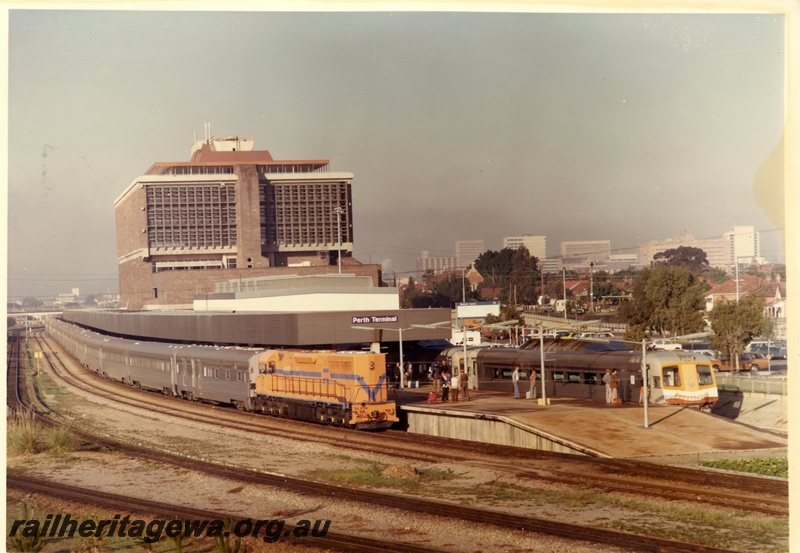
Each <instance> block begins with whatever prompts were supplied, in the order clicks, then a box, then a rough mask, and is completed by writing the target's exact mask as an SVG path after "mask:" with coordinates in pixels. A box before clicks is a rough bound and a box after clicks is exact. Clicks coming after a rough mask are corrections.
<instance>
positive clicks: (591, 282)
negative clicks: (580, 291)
mask: <svg viewBox="0 0 800 553" xmlns="http://www.w3.org/2000/svg"><path fill="white" fill-rule="evenodd" d="M589 310H590V311H591V312H592V313H594V261H591V262H590V263H589Z"/></svg>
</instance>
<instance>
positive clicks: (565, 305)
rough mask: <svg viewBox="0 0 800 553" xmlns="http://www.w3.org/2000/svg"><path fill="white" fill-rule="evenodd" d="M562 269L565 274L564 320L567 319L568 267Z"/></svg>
mask: <svg viewBox="0 0 800 553" xmlns="http://www.w3.org/2000/svg"><path fill="white" fill-rule="evenodd" d="M561 271H562V272H563V274H564V320H565V321H566V320H567V269H566V268H563V269H561Z"/></svg>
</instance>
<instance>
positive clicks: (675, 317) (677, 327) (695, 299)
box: [619, 265, 707, 339]
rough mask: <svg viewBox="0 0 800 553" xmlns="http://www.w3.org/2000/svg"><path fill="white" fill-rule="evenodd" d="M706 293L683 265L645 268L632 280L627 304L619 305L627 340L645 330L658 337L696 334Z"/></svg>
mask: <svg viewBox="0 0 800 553" xmlns="http://www.w3.org/2000/svg"><path fill="white" fill-rule="evenodd" d="M706 290H707V286H706V285H705V284H704V283H703V281H702V280H700V278H699V277H698V276H697V275H696V274H695V273H694V272H692V271H691V270H690V269H689V268H688V267H686V266H677V267H673V266H668V265H656V266H655V267H653V268H652V269H648V268H645V269H642V270H641V271H640V272H639V273H638V274H637V276H636V277H635V278H634V280H633V290H632V297H631V301H629V302H625V303H623V304H622V305H621V307H620V310H619V314H620V316H621V317H622V318H623V319H624V320H625V321H626V322H627V323H628V325H629V326H630V331H631V334H629V337H631V339H635V338H632V336H633V335H634V334H636V335H643V334H646V333H647V332H648V331H654V332H658V333H660V334H662V335H665V334H667V333H669V334H671V335H679V334H689V333H694V332H699V331H701V330H702V329H703V328H704V326H705V324H704V321H703V309H704V308H705V297H704V294H705V291H706Z"/></svg>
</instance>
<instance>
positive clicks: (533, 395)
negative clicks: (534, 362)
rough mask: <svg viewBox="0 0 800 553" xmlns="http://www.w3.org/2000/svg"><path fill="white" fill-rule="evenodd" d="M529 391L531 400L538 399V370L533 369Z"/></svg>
mask: <svg viewBox="0 0 800 553" xmlns="http://www.w3.org/2000/svg"><path fill="white" fill-rule="evenodd" d="M529 391H530V396H531V399H536V370H535V369H533V368H532V369H531V389H530V390H529Z"/></svg>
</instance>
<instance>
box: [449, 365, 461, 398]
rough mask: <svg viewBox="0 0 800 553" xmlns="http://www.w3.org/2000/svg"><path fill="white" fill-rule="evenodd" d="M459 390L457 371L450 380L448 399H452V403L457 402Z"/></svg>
mask: <svg viewBox="0 0 800 553" xmlns="http://www.w3.org/2000/svg"><path fill="white" fill-rule="evenodd" d="M459 390H461V388H459V387H458V369H456V372H455V373H454V374H453V376H452V378H450V397H451V398H452V399H453V403H457V402H458V392H459Z"/></svg>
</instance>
